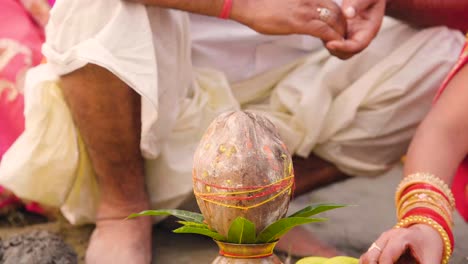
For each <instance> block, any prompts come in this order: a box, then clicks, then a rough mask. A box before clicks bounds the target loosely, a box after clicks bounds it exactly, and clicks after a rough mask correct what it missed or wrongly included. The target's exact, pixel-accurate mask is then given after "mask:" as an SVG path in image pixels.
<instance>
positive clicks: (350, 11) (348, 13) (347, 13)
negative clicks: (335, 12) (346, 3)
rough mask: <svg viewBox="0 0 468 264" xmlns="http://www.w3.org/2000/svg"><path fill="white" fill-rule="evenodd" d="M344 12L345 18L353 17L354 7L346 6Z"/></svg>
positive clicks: (354, 13)
mask: <svg viewBox="0 0 468 264" xmlns="http://www.w3.org/2000/svg"><path fill="white" fill-rule="evenodd" d="M344 13H345V16H346V17H347V18H353V17H354V16H355V15H356V9H354V7H352V6H350V7H348V8H346V10H345V12H344Z"/></svg>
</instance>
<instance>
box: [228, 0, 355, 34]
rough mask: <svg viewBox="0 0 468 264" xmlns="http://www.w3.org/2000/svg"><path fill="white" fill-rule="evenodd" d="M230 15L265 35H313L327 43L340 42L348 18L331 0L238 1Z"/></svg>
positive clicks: (235, 2)
mask: <svg viewBox="0 0 468 264" xmlns="http://www.w3.org/2000/svg"><path fill="white" fill-rule="evenodd" d="M321 10H322V13H321ZM323 12H325V13H323ZM231 14H232V16H231V18H232V19H234V20H237V21H238V22H240V23H242V24H245V25H247V26H248V27H250V28H252V29H254V30H255V31H257V32H260V33H263V34H269V35H287V34H303V35H310V36H313V37H317V38H320V39H322V41H324V42H325V43H327V42H329V41H333V40H334V41H340V40H342V39H343V38H344V36H345V34H346V26H347V24H346V19H345V17H344V15H343V13H342V11H341V8H340V7H339V6H338V5H337V4H336V3H334V2H333V1H331V0H254V1H252V0H250V1H249V0H237V1H234V4H233V9H232V13H231ZM321 14H322V15H321Z"/></svg>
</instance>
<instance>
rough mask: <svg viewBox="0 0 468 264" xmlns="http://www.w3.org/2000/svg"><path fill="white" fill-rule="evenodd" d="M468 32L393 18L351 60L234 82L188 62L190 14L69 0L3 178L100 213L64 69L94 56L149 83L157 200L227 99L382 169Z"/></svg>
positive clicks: (23, 191) (83, 211)
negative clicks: (64, 90)
mask: <svg viewBox="0 0 468 264" xmlns="http://www.w3.org/2000/svg"><path fill="white" fill-rule="evenodd" d="M233 26H237V27H242V26H241V25H235V24H233ZM228 29H229V28H227V29H226V30H228ZM463 42H464V37H463V35H462V34H461V33H459V32H456V31H451V30H448V29H446V28H443V27H439V28H432V29H426V30H415V29H412V28H410V27H408V26H406V25H404V24H401V23H399V22H396V21H393V20H390V19H387V20H386V21H385V23H384V27H383V29H382V31H381V32H380V35H379V36H378V37H377V39H376V40H375V41H374V42H373V44H372V45H371V46H370V47H369V48H368V49H367V50H366V51H365V52H363V53H362V54H360V55H358V56H356V57H354V58H353V59H351V60H348V61H340V60H338V59H336V58H334V57H331V56H330V55H329V54H328V52H327V51H325V50H323V49H320V50H318V51H316V52H312V53H311V54H309V55H307V56H302V55H301V58H297V59H294V60H293V61H291V60H292V59H293V58H291V60H286V61H284V62H283V63H282V65H275V66H274V67H264V68H263V70H262V71H259V72H258V73H257V74H256V75H255V76H253V77H251V78H249V79H245V80H242V81H238V82H235V83H232V84H229V82H228V79H227V78H226V75H225V74H224V73H222V72H221V71H219V70H216V69H209V68H197V67H193V66H192V61H191V60H192V58H191V38H190V22H189V18H188V15H187V14H186V13H183V12H179V11H174V10H167V9H160V8H154V7H145V6H143V5H139V4H134V3H128V2H126V1H121V0H107V1H94V0H79V1H78V0H61V1H58V2H57V4H56V6H55V7H54V8H53V10H52V14H51V20H50V22H49V25H48V27H47V42H46V43H45V45H44V47H43V51H44V54H45V55H46V56H47V59H48V63H47V64H45V65H42V66H39V67H37V68H35V69H33V70H31V71H30V72H29V73H28V76H27V80H26V90H25V96H26V109H25V116H26V131H25V132H24V133H23V134H22V136H21V137H20V138H19V139H18V140H17V141H16V142H15V144H14V145H13V146H12V148H11V149H10V150H9V151H8V152H7V153H6V154H5V156H4V158H3V160H2V163H1V164H0V184H1V185H4V186H6V187H7V188H9V189H11V190H12V191H14V192H15V193H16V194H17V195H18V196H20V197H21V198H24V199H30V200H35V201H38V202H40V203H43V204H46V205H50V206H55V207H60V208H61V210H62V212H63V213H64V215H65V216H66V217H67V218H68V220H70V221H71V222H72V223H75V224H76V223H84V222H92V221H94V214H95V206H96V203H97V200H98V197H99V195H100V194H99V192H98V188H97V182H96V179H95V175H94V173H93V170H92V168H91V166H90V163H89V159H88V157H87V154H86V151H85V147H84V145H83V144H82V142H81V139H80V137H79V133H78V131H77V130H76V128H75V126H74V124H73V121H72V119H71V115H70V113H69V110H68V108H67V106H66V104H65V103H64V100H63V97H62V95H61V92H60V88H59V87H58V85H57V82H56V80H57V79H58V76H60V75H63V74H66V73H69V72H72V71H74V70H76V69H78V68H80V67H82V66H84V65H85V64H87V63H94V64H97V65H100V66H102V67H105V68H107V69H108V70H110V71H111V72H113V73H114V74H116V75H117V76H118V77H119V78H121V79H122V80H123V81H124V82H126V83H127V84H128V85H129V86H130V87H132V88H133V89H134V90H135V91H137V92H138V93H139V94H140V95H141V96H142V141H141V150H142V153H143V155H144V157H145V159H146V176H147V184H148V189H149V192H150V196H151V202H152V206H153V207H154V208H169V207H176V206H177V205H178V204H179V203H180V202H181V201H182V200H184V199H185V197H186V196H187V195H188V194H190V192H191V186H192V183H191V167H192V156H193V152H194V150H195V148H196V146H197V142H198V140H199V138H200V137H201V135H202V134H203V132H204V129H205V128H206V127H207V125H208V124H209V123H210V122H211V120H212V119H213V118H214V117H215V116H217V115H218V114H219V113H221V112H224V111H227V110H234V109H249V110H252V111H258V112H262V113H264V114H265V115H267V116H268V117H269V118H270V119H271V120H272V121H273V122H274V123H275V124H276V125H277V126H278V128H279V130H280V134H281V136H282V137H283V139H284V141H285V142H286V144H287V145H288V147H289V149H290V150H291V152H293V153H296V154H297V155H301V156H307V155H308V154H309V153H310V152H312V151H315V152H316V153H317V154H318V155H320V156H322V157H324V158H326V159H328V160H330V161H332V162H334V163H335V164H337V166H339V168H340V169H342V170H343V171H345V172H347V173H350V174H352V175H376V174H378V173H381V172H382V171H384V170H386V169H388V168H389V166H391V165H392V164H393V163H395V162H396V161H397V160H398V158H399V157H400V156H401V154H402V153H403V152H404V151H405V149H406V147H407V144H408V141H409V139H410V137H411V135H412V133H413V132H414V129H415V127H416V125H417V123H418V122H419V121H420V120H421V118H422V117H423V116H424V115H425V113H426V111H427V110H428V107H429V105H430V102H431V97H432V94H433V92H434V91H435V89H436V88H437V86H438V85H439V83H440V82H441V80H442V79H443V77H444V76H445V75H446V74H447V72H448V71H449V69H450V68H451V66H452V65H453V63H454V62H455V60H456V58H457V56H458V52H459V51H460V49H461V47H462V44H463ZM206 48H207V49H210V48H211V49H213V52H216V47H210V46H207V47H206ZM218 48H220V47H218ZM236 52H237V51H236V49H235V48H234V47H233V53H234V54H236ZM242 56H246V55H245V54H243V55H242ZM242 56H241V55H239V58H241V57H242ZM249 56H256V54H250V55H249ZM233 58H234V59H235V56H234V57H233ZM288 61H289V62H288ZM225 63H226V65H229V64H230V63H231V61H226V62H225ZM232 63H235V62H232ZM81 89H86V87H81ZM116 118H119V117H116ZM102 195H105V194H102Z"/></svg>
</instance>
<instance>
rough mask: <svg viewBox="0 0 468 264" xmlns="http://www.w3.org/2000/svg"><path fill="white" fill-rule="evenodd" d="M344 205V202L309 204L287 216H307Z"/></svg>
mask: <svg viewBox="0 0 468 264" xmlns="http://www.w3.org/2000/svg"><path fill="white" fill-rule="evenodd" d="M342 207H346V205H344V204H315V205H309V206H307V207H306V208H303V209H301V210H299V211H297V212H295V213H294V214H292V215H290V216H288V217H309V216H312V215H316V214H319V213H323V212H325V211H330V210H333V209H337V208H342Z"/></svg>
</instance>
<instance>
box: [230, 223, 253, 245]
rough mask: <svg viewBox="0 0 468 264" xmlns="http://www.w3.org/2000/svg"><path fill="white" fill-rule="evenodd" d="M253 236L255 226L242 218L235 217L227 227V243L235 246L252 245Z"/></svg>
mask: <svg viewBox="0 0 468 264" xmlns="http://www.w3.org/2000/svg"><path fill="white" fill-rule="evenodd" d="M255 235H256V234H255V224H254V223H252V222H251V221H249V220H248V219H245V218H243V217H237V218H236V219H234V221H232V223H231V226H230V227H229V231H228V237H227V241H228V242H229V243H236V244H253V243H255Z"/></svg>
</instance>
